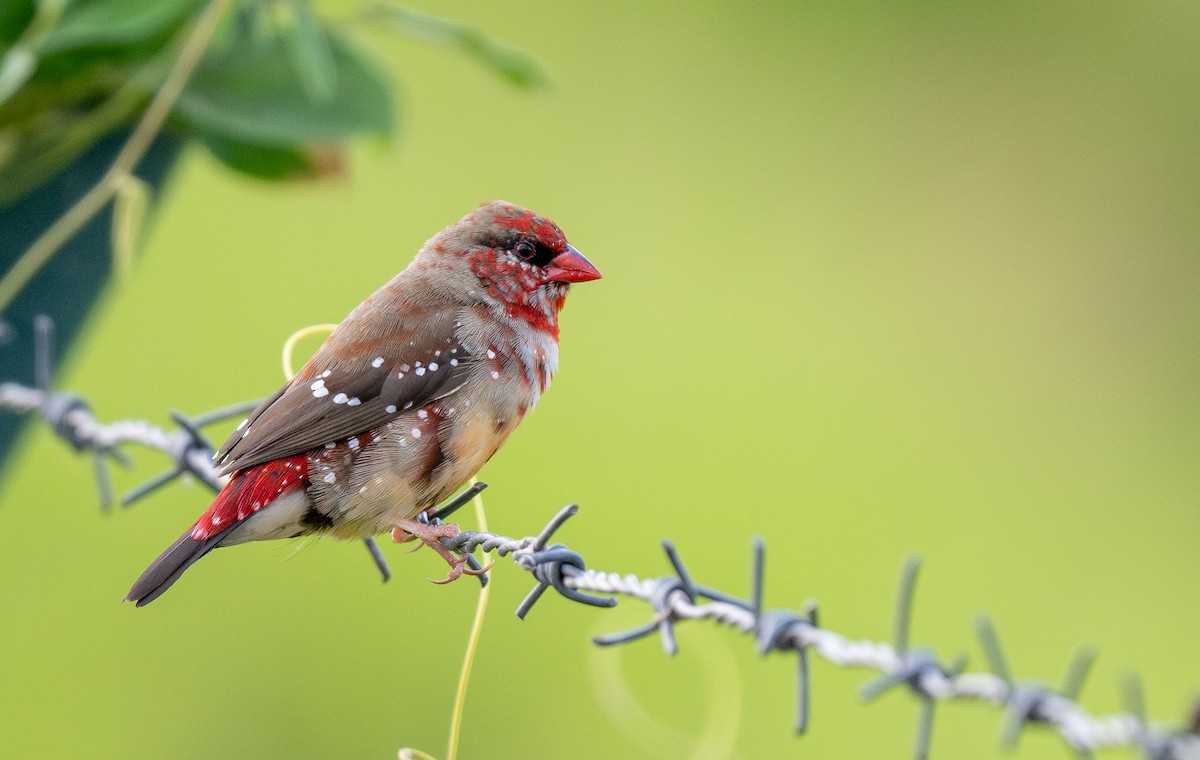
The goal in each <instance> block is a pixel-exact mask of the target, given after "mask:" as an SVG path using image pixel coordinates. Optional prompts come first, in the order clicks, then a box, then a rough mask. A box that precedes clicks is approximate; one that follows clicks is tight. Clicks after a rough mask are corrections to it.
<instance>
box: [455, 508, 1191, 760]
mask: <svg viewBox="0 0 1200 760" xmlns="http://www.w3.org/2000/svg"><path fill="white" fill-rule="evenodd" d="M450 511H452V510H449V509H443V510H441V511H440V512H439V515H440V516H442V517H446V516H448V514H449V512H450ZM577 511H578V508H577V507H576V506H575V505H570V506H567V507H566V508H564V509H563V510H561V511H560V512H559V513H558V514H557V515H555V516H554V517H553V518H552V519H551V520H550V522H548V523H547V524H546V526H545V528H543V529H542V531H541V532H540V533H539V534H538V535H536V536H527V537H524V538H511V537H508V536H502V535H498V534H495V533H488V532H481V531H465V532H463V533H461V534H459V535H457V536H455V537H453V538H446V539H442V543H443V544H444V545H445V546H446V547H447V548H449V549H451V550H453V551H456V552H461V553H470V552H473V551H474V550H476V549H479V550H480V551H483V552H493V551H494V552H496V553H497V554H498V555H500V556H506V555H507V556H511V557H512V559H513V561H514V562H515V563H516V564H517V566H518V567H520V568H521V569H522V570H525V571H526V572H529V573H530V574H531V575H533V576H534V578H535V579H536V581H537V585H536V586H535V587H534V588H533V590H532V591H531V592H530V593H529V595H528V596H526V598H525V600H524V601H522V602H521V604H520V606H518V608H517V616H518V617H520V618H522V619H523V618H524V617H525V616H526V615H527V614H529V612H530V610H531V609H532V607H533V605H534V603H536V602H537V601H538V599H539V598H540V597H541V596H542V594H543V593H544V592H545V591H546V590H547V589H554V590H555V591H557V592H558V593H559V594H560V595H562V596H563V597H565V598H567V599H570V600H572V601H577V602H582V603H584V604H589V605H593V606H597V607H611V606H613V605H615V604H616V603H617V602H616V599H615V598H614V595H620V596H626V597H630V598H633V599H639V600H641V601H643V602H645V603H647V604H649V605H650V607H651V609H652V610H653V612H654V616H653V618H652V619H651V620H650V621H649V622H647V623H645V624H644V625H641V626H638V627H637V628H634V629H632V630H629V631H624V632H621V633H616V634H610V635H607V636H600V637H597V638H596V639H594V641H595V643H596V644H598V645H601V646H612V645H617V644H624V643H628V642H630V641H634V640H636V639H640V638H642V637H644V636H649V635H652V634H654V633H655V632H656V631H657V632H658V633H659V636H660V638H661V641H662V645H663V649H664V650H665V651H666V652H667V654H675V652H676V651H678V643H677V641H676V638H675V630H674V629H675V626H676V625H678V624H679V623H682V622H685V621H689V620H712V621H714V622H716V623H719V624H721V625H724V626H727V627H730V628H733V629H734V630H736V631H738V632H740V633H744V634H748V635H750V636H753V637H754V640H755V642H756V644H757V647H758V650H759V652H760V653H762V654H764V655H766V654H769V653H771V652H782V653H790V654H793V655H795V656H796V662H797V698H796V721H795V730H796V732H797V733H800V734H802V733H804V732H805V731H806V730H807V729H808V724H809V721H808V713H809V703H810V699H811V696H810V695H811V679H810V676H809V663H808V653H809V652H810V651H811V652H812V653H814V654H816V655H817V656H818V657H820V658H822V659H824V660H826V661H827V662H829V663H831V664H833V665H836V666H838V667H847V668H865V669H867V670H872V671H875V672H876V673H877V674H878V675H877V677H876V678H875V679H873V680H871V681H869V682H868V683H867V684H865V685H864V686H863V687H862V691H861V696H862V698H863V699H865V700H870V699H874V698H875V697H877V696H879V695H880V694H882V693H883V692H885V691H888V690H891V689H904V690H906V691H908V692H909V693H910V694H912V695H913V696H915V697H916V698H917V700H918V702H919V703H920V712H919V716H918V723H917V732H916V740H915V744H914V748H913V755H914V756H915V757H917V758H925V757H927V756H928V754H929V747H930V738H931V735H932V727H933V712H934V707H935V705H936V704H938V703H939V702H942V701H946V700H974V701H980V702H985V703H988V704H992V705H995V706H996V707H999V708H1000V709H1001V710H1003V711H1004V717H1003V726H1002V731H1001V742H1002V743H1003V744H1004V745H1005V746H1009V747H1011V746H1013V745H1015V744H1016V741H1017V739H1018V737H1019V735H1020V733H1021V731H1022V730H1023V729H1024V728H1025V727H1026V726H1029V725H1031V724H1039V725H1044V726H1048V727H1049V728H1051V729H1053V730H1054V731H1056V732H1057V733H1058V734H1059V735H1060V736H1061V737H1062V739H1063V741H1065V742H1066V744H1067V746H1068V747H1069V748H1071V749H1072V750H1073V751H1075V752H1076V753H1078V754H1081V755H1085V756H1086V755H1090V754H1091V753H1092V752H1094V751H1097V750H1101V749H1108V748H1113V747H1127V748H1136V749H1140V750H1141V751H1142V753H1143V754H1144V755H1145V756H1146V757H1147V758H1149V759H1150V760H1200V705H1198V706H1197V708H1196V711H1197V714H1196V715H1193V716H1192V718H1191V721H1190V724H1189V725H1188V726H1185V727H1182V728H1178V729H1170V728H1166V727H1163V726H1162V725H1160V724H1158V723H1152V722H1150V721H1149V720H1148V719H1147V718H1146V715H1145V709H1144V707H1142V706H1141V701H1142V700H1141V686H1140V683H1137V682H1136V680H1134V681H1131V682H1130V683H1129V684H1127V690H1126V703H1127V705H1128V709H1127V711H1126V712H1122V713H1118V714H1114V715H1092V714H1091V713H1089V712H1088V711H1087V710H1086V709H1085V708H1084V707H1083V706H1082V705H1080V704H1079V703H1078V701H1077V699H1076V698H1077V696H1078V693H1079V690H1080V688H1081V687H1082V685H1083V679H1084V677H1085V676H1086V673H1087V670H1088V668H1089V667H1090V665H1091V661H1092V659H1093V657H1094V653H1093V652H1092V651H1091V650H1087V649H1083V650H1080V652H1078V653H1077V654H1076V656H1075V657H1074V659H1073V660H1072V664H1071V665H1070V667H1068V671H1067V677H1066V679H1065V683H1064V684H1063V686H1062V687H1061V688H1058V689H1055V688H1053V687H1051V686H1048V685H1045V684H1042V683H1038V682H1034V681H1021V682H1017V681H1015V680H1014V679H1013V678H1012V676H1011V675H1010V674H1009V670H1008V666H1007V664H1006V662H1005V660H1004V655H1003V652H1002V650H1001V648H1000V643H999V638H998V636H997V635H996V632H995V628H994V626H993V625H992V622H991V621H990V620H989V619H987V618H984V617H981V618H979V619H978V620H977V629H978V633H979V637H980V640H981V644H982V647H983V649H984V652H985V654H986V657H987V659H988V662H989V664H990V671H989V672H976V673H969V672H964V669H965V665H966V660H965V658H963V657H959V658H956V659H955V660H954V661H953V662H949V663H947V662H945V661H944V660H943V659H942V658H941V657H939V656H938V655H937V654H935V653H934V652H933V651H932V650H930V649H926V648H922V647H913V646H910V645H909V625H910V621H911V618H912V601H913V592H914V590H915V586H916V576H917V570H918V568H919V566H920V563H919V560H918V559H916V558H911V559H909V560H908V561H907V562H906V563H905V564H904V567H903V570H902V572H901V579H900V584H899V592H898V594H897V602H896V611H895V629H894V633H893V637H892V641H891V642H876V641H870V640H861V639H853V638H850V637H848V636H845V635H843V634H841V633H837V632H836V631H833V630H831V629H829V628H823V627H821V625H820V623H819V621H818V615H817V605H816V603H815V602H809V603H808V604H806V605H805V608H804V609H803V610H788V609H766V608H764V606H763V587H764V560H765V554H766V546H765V544H764V542H763V541H762V540H761V539H756V540H755V542H754V548H753V565H752V568H753V569H752V573H751V595H750V598H749V599H741V598H739V597H737V596H734V595H732V594H727V593H725V592H722V591H718V590H716V589H712V588H709V587H707V586H702V585H700V584H698V583H696V581H695V580H694V579H693V577H692V576H691V574H690V573H689V572H688V571H687V568H686V566H685V565H684V563H683V560H682V558H681V557H680V555H679V552H678V551H677V549H676V548H675V546H674V545H673V544H671V543H670V542H669V541H665V542H663V549H664V550H665V552H666V555H667V560H668V562H669V563H670V565H671V568H672V573H671V574H669V575H664V576H661V577H658V578H648V579H643V578H639V577H637V576H635V575H628V574H626V575H622V574H618V573H606V572H601V571H598V570H589V569H588V568H587V567H586V563H585V562H584V559H583V556H582V555H581V554H579V553H578V552H576V551H574V550H572V549H570V548H568V547H566V546H564V545H563V544H549V541H550V539H551V537H552V536H553V535H554V533H555V532H556V531H557V530H558V529H559V528H560V527H562V525H563V523H565V522H566V521H567V520H568V519H569V518H570V517H571V516H573V515H574V514H575V513H576V512H577ZM602 595H603V596H602Z"/></svg>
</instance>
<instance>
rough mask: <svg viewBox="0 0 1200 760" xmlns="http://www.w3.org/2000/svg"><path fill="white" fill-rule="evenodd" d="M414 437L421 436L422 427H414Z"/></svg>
mask: <svg viewBox="0 0 1200 760" xmlns="http://www.w3.org/2000/svg"><path fill="white" fill-rule="evenodd" d="M412 437H413V438H420V437H421V428H413V429H412Z"/></svg>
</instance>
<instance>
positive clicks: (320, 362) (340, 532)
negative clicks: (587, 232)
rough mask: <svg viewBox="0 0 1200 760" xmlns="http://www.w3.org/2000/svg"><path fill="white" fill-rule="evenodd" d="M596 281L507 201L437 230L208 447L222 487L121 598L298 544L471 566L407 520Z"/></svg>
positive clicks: (435, 492)
mask: <svg viewBox="0 0 1200 760" xmlns="http://www.w3.org/2000/svg"><path fill="white" fill-rule="evenodd" d="M600 277H601V275H600V272H599V270H597V269H596V267H595V266H593V265H592V263H591V262H590V261H588V260H587V258H585V257H584V256H583V254H581V253H580V252H579V251H578V250H577V249H576V248H574V247H573V246H572V245H571V244H570V243H568V242H567V238H566V237H565V236H564V235H563V232H562V230H561V229H560V228H559V227H558V225H556V224H555V223H554V222H553V221H551V220H550V219H547V218H546V217H543V216H539V215H537V214H535V213H533V212H532V211H529V210H527V209H525V208H522V207H520V206H517V205H515V204H512V203H509V202H507V201H492V202H490V203H484V204H482V205H481V206H479V207H478V208H477V209H475V210H474V211H472V212H471V213H469V214H467V215H466V216H464V217H463V218H462V219H460V220H459V221H458V222H456V223H455V224H452V225H450V226H449V227H447V228H445V229H443V230H442V231H441V232H439V233H438V234H437V235H435V236H433V237H432V238H430V239H429V240H428V241H427V242H426V243H425V245H424V246H423V247H422V248H421V249H420V251H419V252H418V253H417V255H416V257H415V258H413V260H412V262H411V263H410V264H409V265H408V266H407V267H405V268H404V270H403V271H401V272H400V273H399V274H397V275H396V276H395V277H393V278H392V279H391V280H390V281H389V282H388V283H387V284H385V285H384V286H383V287H381V288H380V289H379V290H377V291H375V293H373V294H372V295H370V296H368V297H367V298H366V299H365V300H364V301H363V302H362V303H360V304H359V305H358V306H357V307H356V308H355V309H354V310H353V311H351V312H350V314H349V315H348V316H347V317H346V318H345V319H344V320H343V321H342V322H341V323H340V324H339V325H338V326H337V327H336V328H335V329H334V330H333V332H332V333H331V334H330V335H329V337H328V339H327V340H326V341H325V342H324V343H323V344H322V345H321V347H320V348H319V349H318V350H317V351H316V353H315V354H313V356H312V358H311V359H309V360H308V362H307V363H305V365H304V366H303V367H302V368H301V369H300V371H299V372H297V373H296V375H295V376H294V377H293V378H292V379H291V380H290V381H289V382H288V383H287V384H285V385H284V386H283V387H282V388H280V389H279V390H278V391H276V392H275V394H274V395H272V396H271V397H270V398H268V399H266V400H265V401H263V402H262V404H260V405H259V406H258V408H257V409H255V410H254V411H253V412H251V413H250V415H249V416H248V417H247V418H246V419H245V420H243V421H242V423H241V425H239V426H238V428H237V430H235V431H234V433H233V434H232V435H231V436H230V437H229V439H228V440H227V441H225V443H224V444H223V445H222V446H221V447H220V448H219V449H217V453H216V455H215V456H214V461H215V462H216V465H217V466H218V467H220V468H221V475H222V476H228V478H229V479H228V481H227V482H226V484H225V485H224V487H223V488H222V490H221V491H220V493H218V494H217V496H216V498H215V499H214V501H213V502H212V505H211V506H210V507H209V508H208V510H207V511H206V512H205V513H204V514H203V515H201V516H200V518H199V519H198V520H196V522H195V523H194V524H193V525H192V526H191V527H190V528H188V529H187V530H186V531H185V532H184V533H183V535H181V536H180V537H179V538H178V539H176V540H175V542H174V543H172V544H171V545H170V546H169V547H168V548H167V549H166V550H165V551H164V552H163V553H162V554H161V555H160V556H159V557H158V558H157V559H155V560H154V562H152V563H151V564H150V566H149V567H148V568H147V569H146V571H145V572H144V573H142V575H141V577H139V578H138V579H137V581H136V582H135V583H134V584H133V587H132V588H131V589H130V591H129V594H128V595H127V596H126V597H125V601H132V602H135V603H136V605H137V606H138V607H141V606H143V605H146V604H149V603H150V602H152V601H154V600H155V599H157V598H158V597H159V596H160V595H161V594H162V593H163V592H165V591H166V590H167V589H168V588H169V587H170V586H171V585H172V584H173V583H174V582H175V581H176V580H178V579H179V577H180V575H181V574H182V573H183V572H184V571H185V570H187V569H188V568H189V567H191V566H192V564H194V563H195V562H196V561H197V560H199V559H200V558H202V557H204V556H205V555H206V554H208V553H209V552H211V551H212V550H213V549H215V548H217V547H225V546H233V545H236V544H241V543H245V542H248V541H262V540H270V539H282V538H293V537H299V536H309V535H327V536H332V537H334V538H338V539H343V540H350V539H360V538H366V537H370V536H374V535H377V534H380V533H384V532H388V531H391V532H392V537H393V539H395V540H397V541H403V540H412V538H414V537H416V538H419V539H420V540H421V541H422V542H424V543H425V544H428V545H430V546H432V547H433V548H434V549H436V550H440V551H439V553H440V554H441V555H442V556H443V557H444V558H446V560H447V561H448V562H449V563H450V565H451V569H450V574H449V576H448V577H447V579H446V580H447V581H448V580H453V579H454V578H456V577H458V575H459V574H460V573H462V572H463V564H464V563H465V562H466V557H465V556H462V555H454V554H451V553H450V552H449V550H447V549H446V548H445V547H444V546H442V545H441V544H440V543H438V541H437V539H438V538H439V537H442V536H446V535H452V534H453V533H455V532H457V527H456V526H444V525H427V524H424V523H421V522H419V521H417V520H415V519H413V518H414V517H415V516H416V515H418V514H419V513H421V512H422V511H424V510H427V509H429V508H431V507H433V506H435V505H437V504H439V503H441V502H442V501H443V500H445V499H446V498H447V497H449V496H450V495H452V494H453V493H454V492H455V491H456V490H457V489H458V488H459V487H460V486H461V485H462V484H463V483H465V482H466V481H467V480H469V479H470V478H471V477H473V476H474V475H475V473H476V472H478V471H479V469H480V468H481V467H482V466H483V465H484V463H485V462H487V461H488V459H490V458H491V456H492V455H493V454H494V453H495V452H496V450H497V449H499V448H500V446H501V445H502V444H503V443H504V441H505V440H506V439H507V438H508V436H509V434H510V433H512V432H513V430H514V429H515V428H516V427H517V425H518V424H520V422H521V421H522V420H523V419H524V418H525V416H526V415H527V414H528V412H529V411H530V410H532V409H533V407H534V405H535V404H536V403H537V401H538V399H539V397H540V396H541V395H542V394H543V393H545V392H546V389H547V388H548V387H549V385H550V380H551V377H552V376H553V375H554V373H555V371H556V370H557V368H558V337H559V311H560V309H562V307H563V303H564V301H565V299H566V297H567V293H568V291H569V290H570V287H571V285H572V284H574V283H581V282H588V281H591V280H598V279H600ZM467 572H471V571H467Z"/></svg>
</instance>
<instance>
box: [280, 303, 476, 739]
mask: <svg viewBox="0 0 1200 760" xmlns="http://www.w3.org/2000/svg"><path fill="white" fill-rule="evenodd" d="M335 327H337V325H329V324H325V325H309V326H308V327H303V328H301V329H299V330H297V331H296V332H294V333H292V334H291V335H290V336H288V339H287V340H286V341H284V343H283V374H284V376H285V377H286V378H287V379H288V380H291V379H292V378H293V377H295V375H296V371H295V363H294V362H293V360H292V355H293V354H294V353H295V351H296V344H297V343H299V342H300V341H301V340H303V339H304V338H307V337H308V336H310V335H315V334H317V333H321V332H332V331H333V329H334V328H335ZM476 482H477V481H476V479H475V478H471V485H475V483H476ZM471 506H472V507H474V508H475V521H476V522H477V523H478V524H479V530H482V531H486V530H487V514H486V513H485V512H484V509H483V497H482V496H481V495H479V494H475V498H474V499H471ZM490 596H491V584H488V585H487V586H484V587H483V588H482V589H480V591H479V600H478V601H477V602H476V603H475V620H474V621H473V622H472V623H471V633H470V635H469V636H468V637H467V649H466V651H465V652H464V653H463V664H462V670H461V671H460V672H459V674H458V688H457V689H456V690H455V692H454V709H453V711H452V712H451V713H450V736H449V739H448V741H447V747H446V760H455V758H457V756H458V739H459V735H460V734H461V733H462V719H463V712H464V708H465V706H466V702H467V687H468V686H469V685H470V683H471V667H472V666H473V665H474V664H475V652H476V650H478V648H479V639H480V636H481V635H482V631H483V617H484V614H485V613H486V612H487V606H488V599H489V598H490ZM399 757H400V760H434V758H433V756H432V755H428V754H426V753H424V752H422V751H420V750H417V749H411V748H408V747H406V748H404V749H402V750H400V754H399Z"/></svg>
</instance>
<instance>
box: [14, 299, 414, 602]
mask: <svg viewBox="0 0 1200 760" xmlns="http://www.w3.org/2000/svg"><path fill="white" fill-rule="evenodd" d="M34 335H35V340H34V377H35V378H36V387H33V388H30V387H29V386H26V385H22V384H20V383H15V382H4V383H0V412H9V413H12V414H34V415H37V416H39V417H41V418H42V420H43V421H45V422H46V424H47V425H49V426H50V429H51V430H53V431H54V433H55V434H56V435H57V436H58V437H59V438H62V439H63V440H64V441H66V442H67V443H68V444H70V446H71V448H73V449H75V450H76V451H78V452H87V453H89V454H90V455H91V456H92V461H93V466H94V468H95V475H96V484H97V486H98V488H99V492H100V506H101V508H102V509H104V510H105V511H108V510H109V509H110V508H111V506H112V503H113V494H112V479H111V477H110V476H109V473H108V460H110V459H111V460H113V461H115V462H117V463H118V464H120V465H122V466H125V467H128V466H130V465H131V464H132V460H131V459H130V458H129V456H128V455H127V454H125V452H124V451H122V450H121V448H120V447H121V446H125V445H127V444H135V445H138V446H143V447H145V448H148V449H152V450H155V451H159V452H161V453H163V454H166V455H167V457H168V458H169V459H170V460H171V466H170V468H169V469H167V470H166V471H164V472H162V473H160V474H158V475H156V476H154V477H153V478H151V479H150V480H148V481H146V482H145V483H142V484H140V485H138V486H135V487H134V488H133V489H131V490H130V491H128V492H127V493H125V494H124V495H123V496H122V497H121V505H122V506H126V507H128V506H130V505H131V504H133V503H134V502H136V501H138V500H139V499H142V498H144V497H146V496H148V495H150V494H151V493H153V492H154V491H157V490H158V489H160V488H162V487H163V486H165V485H167V484H169V483H171V482H172V481H174V480H177V479H179V478H182V477H184V476H185V475H190V476H192V477H194V478H195V479H196V480H199V481H200V482H201V483H203V484H204V485H206V486H207V487H208V488H209V489H211V490H213V491H219V490H221V487H222V486H223V485H224V480H223V479H222V478H221V476H220V475H219V473H218V470H217V468H216V467H215V466H214V465H213V453H214V452H213V446H212V444H211V443H210V442H209V440H208V438H206V437H205V436H204V434H203V432H202V431H201V429H202V428H204V427H206V426H207V425H211V424H213V423H215V422H220V421H222V420H226V419H230V418H233V417H240V416H242V415H244V414H247V413H248V412H250V411H252V410H253V409H254V408H255V407H257V406H258V402H257V401H247V402H244V403H241V404H234V405H232V406H227V407H222V408H221V409H215V410H213V411H211V412H206V413H204V414H201V415H198V416H196V417H188V416H186V415H184V414H183V413H182V412H178V411H172V412H171V419H172V420H173V421H174V422H175V424H176V426H177V427H176V428H175V429H173V430H164V429H163V428H161V427H159V426H157V425H153V424H151V423H149V422H145V421H143V420H123V421H118V422H112V423H107V424H106V423H102V422H100V420H98V419H97V418H96V416H95V415H94V414H92V411H91V407H90V406H89V405H88V403H87V401H86V400H84V399H83V398H82V397H81V396H78V395H75V394H73V393H66V392H62V391H54V390H52V389H51V387H50V379H51V377H52V376H53V369H54V322H53V320H51V319H50V318H49V317H47V316H45V315H39V316H37V317H36V318H35V319H34ZM364 543H366V545H367V549H368V551H369V552H370V554H371V558H372V559H373V560H374V562H375V565H376V567H377V568H378V569H379V573H380V575H381V576H382V578H383V580H384V582H387V580H388V579H389V578H390V577H391V571H390V570H389V569H388V565H387V560H386V559H385V558H384V556H383V553H382V552H381V551H380V550H379V546H378V545H377V544H376V543H375V539H373V538H366V539H364Z"/></svg>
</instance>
